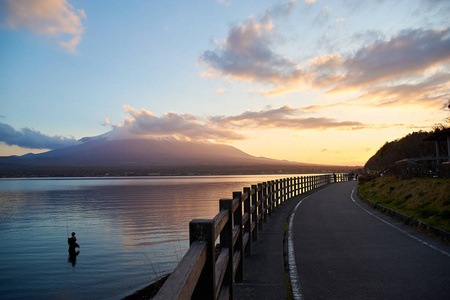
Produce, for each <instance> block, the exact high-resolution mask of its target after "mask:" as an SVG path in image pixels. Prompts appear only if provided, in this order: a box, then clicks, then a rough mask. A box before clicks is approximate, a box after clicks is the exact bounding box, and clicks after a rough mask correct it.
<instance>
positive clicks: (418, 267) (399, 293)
mask: <svg viewBox="0 0 450 300" xmlns="http://www.w3.org/2000/svg"><path fill="white" fill-rule="evenodd" d="M356 188H357V183H356V182H355V181H350V182H344V183H339V184H332V185H330V186H328V187H326V188H325V189H322V190H320V191H318V192H316V193H314V194H312V195H310V196H308V197H307V198H304V199H303V200H302V201H301V202H300V203H299V204H298V205H297V206H296V209H294V212H295V215H294V218H293V219H292V233H293V234H292V236H293V238H292V242H293V249H294V250H293V251H292V252H293V253H291V255H292V257H291V258H293V261H295V264H296V269H297V270H296V274H297V276H298V277H297V280H298V285H297V286H298V290H297V293H296V298H297V299H307V300H308V299H450V245H446V244H444V243H442V242H440V241H436V240H434V239H432V238H430V237H428V236H427V235H426V234H423V233H421V232H418V231H416V230H415V229H413V228H411V227H409V226H407V225H404V224H402V223H400V222H398V221H396V220H394V219H392V218H390V217H388V216H386V215H384V214H382V213H379V212H377V211H375V210H374V209H372V208H370V207H369V206H367V205H366V204H364V203H363V202H361V201H360V200H359V199H358V197H357V195H356V190H355V189H356ZM291 271H292V270H291ZM294 276H295V274H294ZM291 277H292V275H291Z"/></svg>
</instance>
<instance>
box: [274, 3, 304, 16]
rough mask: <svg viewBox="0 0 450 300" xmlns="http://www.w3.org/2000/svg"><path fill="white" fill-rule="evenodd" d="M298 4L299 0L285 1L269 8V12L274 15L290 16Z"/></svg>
mask: <svg viewBox="0 0 450 300" xmlns="http://www.w3.org/2000/svg"><path fill="white" fill-rule="evenodd" d="M296 6H297V1H295V0H288V1H286V2H284V3H280V4H277V5H275V6H274V7H272V8H270V9H269V10H268V13H269V14H270V15H271V16H273V17H286V16H289V15H290V14H291V13H292V12H293V11H294V9H295V7H296Z"/></svg>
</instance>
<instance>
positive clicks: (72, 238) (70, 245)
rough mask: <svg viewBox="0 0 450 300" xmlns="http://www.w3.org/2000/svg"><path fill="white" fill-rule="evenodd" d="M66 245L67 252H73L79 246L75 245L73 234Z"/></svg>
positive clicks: (75, 238)
mask: <svg viewBox="0 0 450 300" xmlns="http://www.w3.org/2000/svg"><path fill="white" fill-rule="evenodd" d="M67 243H69V252H72V251H73V252H75V248H80V245H78V244H77V237H76V236H75V232H72V236H71V237H70V238H68V239H67Z"/></svg>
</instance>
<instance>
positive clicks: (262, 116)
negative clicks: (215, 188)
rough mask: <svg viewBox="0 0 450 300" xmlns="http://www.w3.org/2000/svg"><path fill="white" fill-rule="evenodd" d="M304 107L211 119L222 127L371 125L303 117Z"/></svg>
mask: <svg viewBox="0 0 450 300" xmlns="http://www.w3.org/2000/svg"><path fill="white" fill-rule="evenodd" d="M302 114H303V109H301V108H291V107H290V106H289V105H285V106H282V107H280V108H276V109H272V108H270V107H267V108H266V109H262V110H259V111H246V112H244V113H241V114H239V115H236V116H228V117H225V116H212V117H209V120H210V121H211V122H212V123H214V124H218V125H220V126H221V127H226V128H235V129H253V128H259V129H291V130H306V129H320V130H325V129H352V130H354V129H362V128H366V127H369V126H368V125H366V124H363V123H361V122H356V121H338V120H335V119H332V118H326V117H320V118H314V117H303V116H301V115H302Z"/></svg>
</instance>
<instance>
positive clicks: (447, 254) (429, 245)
mask: <svg viewBox="0 0 450 300" xmlns="http://www.w3.org/2000/svg"><path fill="white" fill-rule="evenodd" d="M355 189H356V186H355V187H353V190H352V194H351V195H350V197H351V198H352V201H353V203H355V204H356V205H358V206H359V207H360V208H361V209H362V210H364V211H365V212H366V213H368V214H370V215H372V216H373V217H375V218H377V219H378V220H380V221H382V222H383V223H385V224H387V225H389V226H391V227H392V228H395V229H397V230H398V231H400V232H401V233H404V234H406V235H407V236H409V237H410V238H412V239H414V240H416V241H418V242H420V243H422V244H424V245H426V246H428V247H430V248H431V249H433V250H436V251H438V252H439V253H441V254H444V255H446V256H448V257H450V253H448V252H446V251H444V250H441V249H439V248H437V247H435V246H433V245H431V244H429V243H427V242H425V241H423V240H421V239H419V238H418V237H415V236H413V235H411V234H409V233H408V232H406V231H404V230H403V229H400V228H398V227H397V226H395V225H394V224H392V223H389V222H387V221H385V220H383V219H381V218H380V217H378V216H376V215H375V214H373V213H372V212H370V211H368V210H367V209H365V208H364V207H362V206H361V205H360V204H359V203H357V202H356V201H355V198H353V194H354V192H355Z"/></svg>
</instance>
